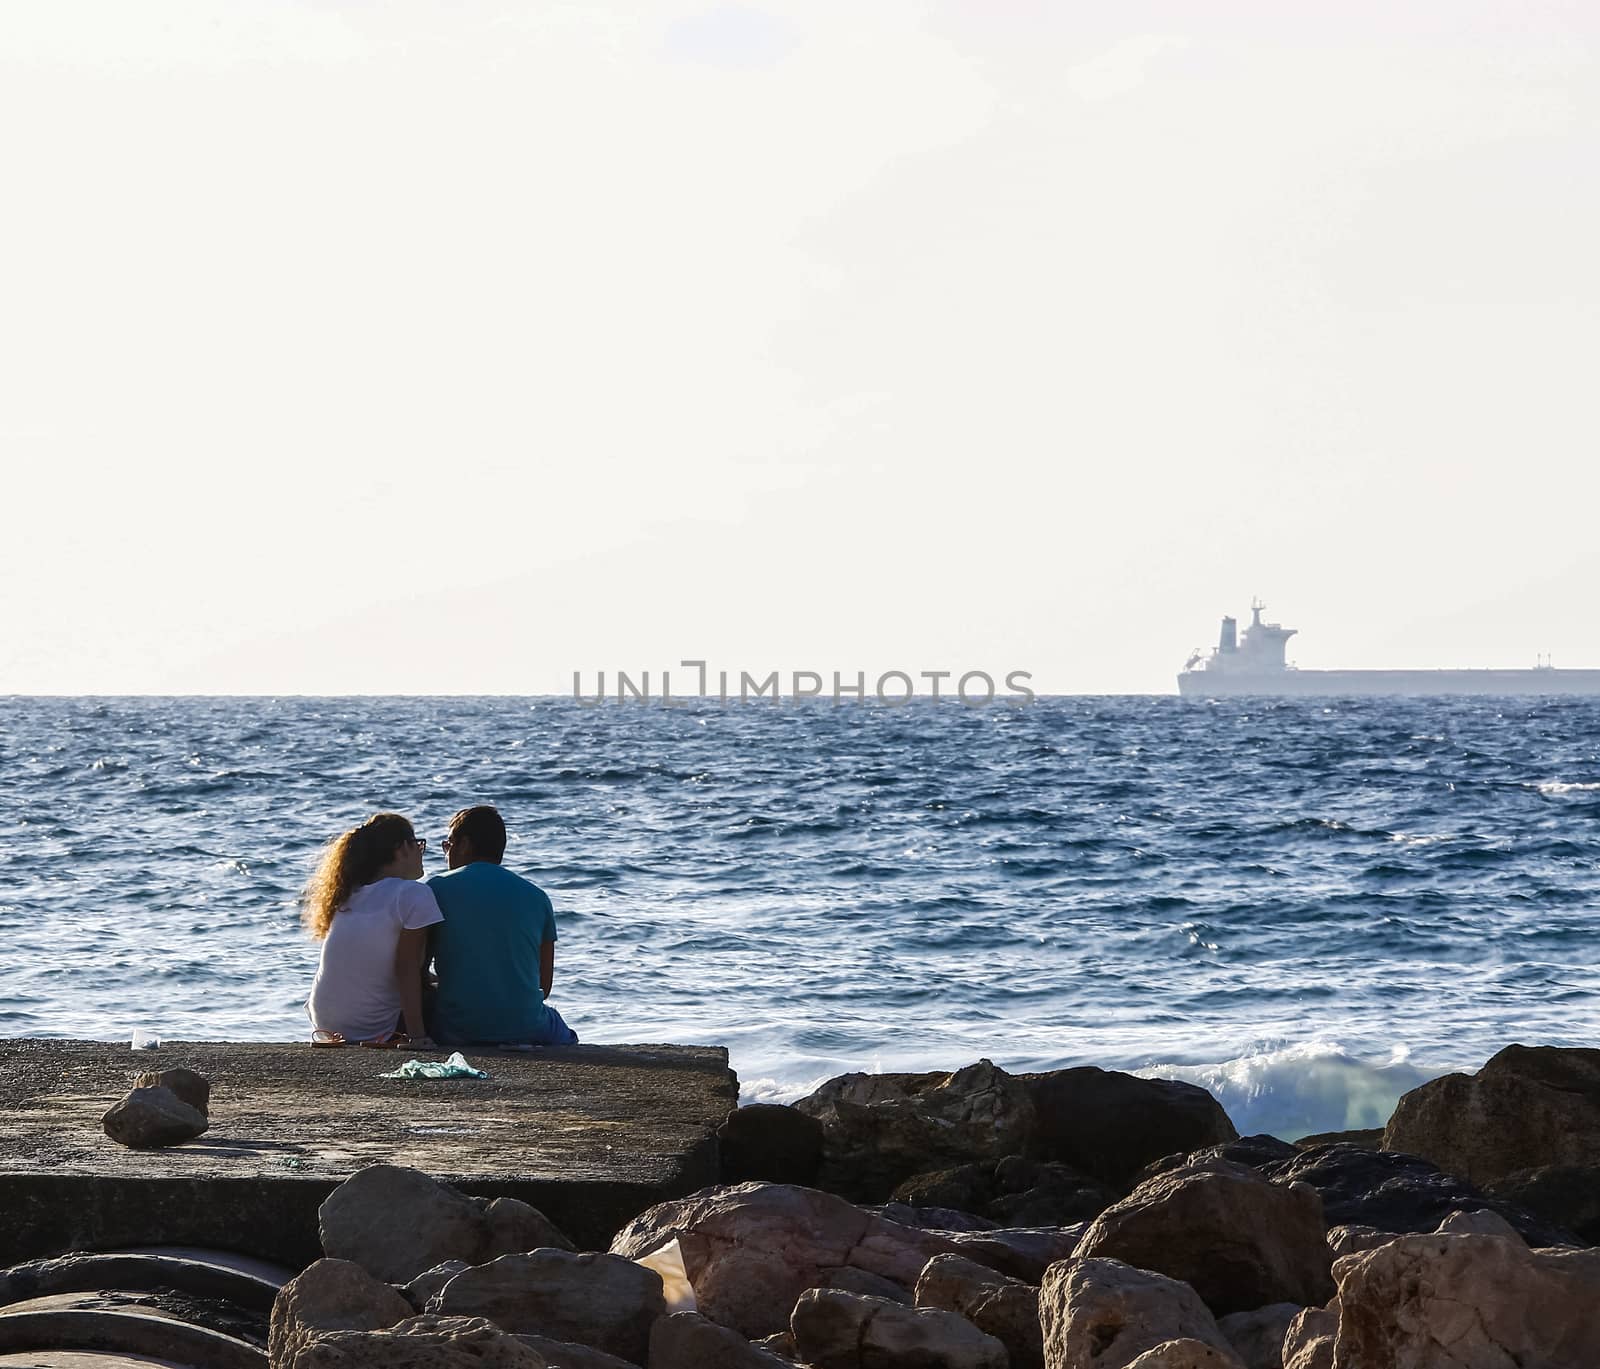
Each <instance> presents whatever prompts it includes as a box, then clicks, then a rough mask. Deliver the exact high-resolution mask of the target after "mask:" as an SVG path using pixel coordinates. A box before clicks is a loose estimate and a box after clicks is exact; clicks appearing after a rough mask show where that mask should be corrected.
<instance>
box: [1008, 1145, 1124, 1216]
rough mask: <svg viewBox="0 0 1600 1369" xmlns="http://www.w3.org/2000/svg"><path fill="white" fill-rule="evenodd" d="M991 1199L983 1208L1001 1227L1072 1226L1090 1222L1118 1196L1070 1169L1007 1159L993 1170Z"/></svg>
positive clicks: (1015, 1158)
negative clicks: (992, 1194) (993, 1190)
mask: <svg viewBox="0 0 1600 1369" xmlns="http://www.w3.org/2000/svg"><path fill="white" fill-rule="evenodd" d="M994 1189H995V1192H994V1196H993V1197H992V1198H991V1199H990V1200H989V1205H988V1206H987V1207H986V1208H984V1215H985V1216H988V1217H993V1218H994V1219H995V1220H996V1221H998V1222H1000V1224H1001V1225H1002V1226H1072V1225H1074V1224H1076V1223H1078V1222H1092V1221H1093V1220H1094V1219H1095V1218H1096V1217H1098V1216H1099V1215H1100V1214H1101V1213H1102V1212H1104V1211H1105V1210H1106V1209H1107V1208H1108V1207H1110V1206H1111V1204H1112V1203H1114V1202H1116V1200H1117V1197H1118V1195H1117V1194H1116V1193H1114V1192H1112V1191H1111V1189H1109V1188H1107V1187H1106V1186H1105V1185H1104V1184H1102V1183H1100V1182H1099V1181H1098V1180H1097V1179H1092V1178H1090V1177H1089V1176H1088V1175H1087V1174H1083V1173H1080V1172H1079V1171H1078V1170H1076V1169H1074V1168H1073V1167H1072V1166H1071V1165H1063V1164H1059V1163H1055V1162H1044V1163H1041V1162H1038V1161H1034V1160H1027V1159H1024V1158H1023V1157H1022V1156H1020V1155H1010V1156H1007V1157H1006V1158H1005V1159H1004V1160H1002V1161H1000V1163H999V1164H998V1165H996V1166H995V1169H994Z"/></svg>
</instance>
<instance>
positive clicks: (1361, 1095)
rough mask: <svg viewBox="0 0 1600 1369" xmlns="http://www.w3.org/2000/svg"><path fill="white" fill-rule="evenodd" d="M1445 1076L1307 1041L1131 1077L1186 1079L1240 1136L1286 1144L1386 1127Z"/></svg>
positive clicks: (1395, 1058)
mask: <svg viewBox="0 0 1600 1369" xmlns="http://www.w3.org/2000/svg"><path fill="white" fill-rule="evenodd" d="M1441 1072H1442V1071H1440V1070H1430V1069H1421V1068H1419V1067H1418V1066H1416V1065H1414V1064H1412V1063H1411V1062H1410V1060H1409V1059H1408V1058H1407V1053H1406V1051H1405V1049H1404V1047H1397V1048H1396V1049H1395V1050H1394V1051H1392V1052H1391V1053H1390V1056H1389V1058H1388V1059H1387V1060H1381V1061H1379V1060H1370V1059H1368V1060H1362V1059H1360V1058H1358V1057H1356V1056H1354V1055H1351V1054H1349V1053H1347V1052H1346V1051H1345V1049H1344V1048H1343V1047H1342V1046H1340V1045H1339V1044H1338V1043H1337V1042H1334V1041H1308V1042H1301V1043H1300V1044H1298V1045H1292V1046H1281V1047H1279V1048H1277V1049H1268V1050H1262V1051H1258V1052H1254V1053H1252V1054H1249V1055H1241V1056H1238V1057H1237V1058H1235V1059H1233V1060H1224V1061H1222V1062H1221V1063H1220V1064H1213V1065H1150V1066H1147V1067H1145V1068H1143V1069H1138V1070H1134V1071H1133V1073H1135V1074H1138V1075H1142V1076H1143V1077H1144V1078H1147V1079H1181V1080H1183V1081H1184V1082H1185V1083H1189V1084H1198V1085H1199V1086H1200V1087H1201V1088H1203V1089H1206V1090H1208V1091H1209V1092H1210V1093H1211V1095H1212V1097H1214V1098H1215V1099H1216V1100H1217V1101H1218V1102H1219V1103H1221V1104H1222V1106H1223V1108H1224V1109H1225V1110H1226V1111H1227V1114H1228V1116H1229V1118H1230V1119H1231V1120H1232V1122H1233V1125H1234V1126H1235V1127H1236V1128H1237V1129H1238V1132H1239V1134H1240V1135H1241V1136H1254V1135H1257V1134H1258V1133H1261V1132H1266V1133H1267V1134H1269V1135H1272V1136H1277V1137H1280V1138H1281V1139H1283V1140H1285V1141H1294V1140H1298V1139H1299V1138H1300V1137H1302V1136H1311V1135H1315V1134H1317V1133H1320V1132H1324V1131H1356V1130H1365V1129H1368V1128H1371V1127H1381V1126H1383V1125H1384V1124H1385V1123H1386V1122H1387V1121H1388V1120H1389V1116H1390V1114H1391V1113H1393V1112H1394V1108H1395V1104H1396V1103H1398V1102H1399V1101H1400V1096H1401V1095H1402V1094H1404V1093H1409V1092H1410V1091H1411V1090H1412V1089H1414V1088H1416V1087H1417V1086H1418V1085H1419V1084H1425V1083H1427V1081H1428V1080H1430V1079H1434V1078H1437V1077H1438V1075H1439V1074H1440V1073H1441Z"/></svg>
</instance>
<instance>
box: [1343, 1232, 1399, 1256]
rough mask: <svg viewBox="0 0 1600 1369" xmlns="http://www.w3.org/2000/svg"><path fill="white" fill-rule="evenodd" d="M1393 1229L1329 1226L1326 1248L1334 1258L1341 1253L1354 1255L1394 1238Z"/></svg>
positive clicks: (1373, 1248) (1386, 1243) (1375, 1247)
mask: <svg viewBox="0 0 1600 1369" xmlns="http://www.w3.org/2000/svg"><path fill="white" fill-rule="evenodd" d="M1395 1235H1396V1233H1395V1232H1393V1231H1379V1230H1378V1228H1377V1227H1375V1226H1358V1225H1355V1224H1350V1225H1346V1226H1331V1227H1329V1228H1328V1249H1329V1251H1330V1252H1331V1253H1332V1255H1333V1258H1334V1259H1338V1258H1339V1257H1340V1256H1341V1255H1356V1254H1359V1253H1360V1252H1361V1251H1363V1250H1376V1249H1377V1248H1378V1247H1379V1246H1380V1245H1388V1243H1389V1242H1390V1241H1392V1240H1394V1238H1395Z"/></svg>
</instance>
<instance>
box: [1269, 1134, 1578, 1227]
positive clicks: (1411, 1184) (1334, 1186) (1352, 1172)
mask: <svg viewBox="0 0 1600 1369" xmlns="http://www.w3.org/2000/svg"><path fill="white" fill-rule="evenodd" d="M1269 1172H1270V1174H1271V1176H1272V1178H1273V1179H1274V1180H1276V1181H1278V1182H1279V1183H1302V1184H1310V1185H1311V1187H1312V1188H1314V1189H1316V1190H1317V1192H1318V1193H1319V1194H1321V1196H1322V1210H1323V1214H1324V1216H1325V1217H1326V1218H1327V1221H1328V1225H1329V1226H1346V1225H1351V1224H1354V1225H1358V1226H1371V1227H1377V1228H1378V1229H1379V1230H1381V1231H1393V1232H1396V1233H1404V1232H1418V1233H1422V1232H1430V1231H1433V1230H1434V1229H1436V1228H1437V1227H1438V1225H1439V1223H1440V1222H1442V1221H1443V1220H1444V1219H1445V1218H1446V1217H1448V1216H1449V1215H1450V1214H1451V1213H1452V1212H1456V1211H1461V1212H1471V1211H1475V1210H1477V1209H1479V1208H1489V1209H1491V1210H1493V1211H1495V1212H1498V1213H1499V1214H1500V1215H1501V1216H1502V1217H1504V1218H1505V1219H1506V1220H1507V1221H1508V1222H1510V1223H1511V1225H1512V1226H1514V1227H1515V1228H1516V1229H1517V1230H1518V1231H1519V1232H1521V1234H1522V1235H1523V1236H1524V1237H1525V1238H1526V1239H1527V1241H1528V1242H1529V1243H1530V1244H1531V1245H1563V1244H1570V1243H1571V1237H1570V1236H1569V1235H1568V1233H1566V1232H1564V1231H1561V1230H1559V1229H1558V1228H1555V1227H1553V1226H1551V1225H1550V1223H1548V1222H1545V1221H1541V1220H1540V1219H1539V1218H1537V1217H1534V1216H1533V1215H1532V1214H1531V1213H1527V1212H1524V1211H1522V1210H1521V1209H1520V1208H1518V1207H1516V1206H1514V1205H1513V1204H1511V1203H1507V1202H1504V1201H1502V1200H1500V1199H1497V1198H1490V1197H1487V1196H1485V1195H1484V1194H1482V1193H1480V1192H1479V1191H1478V1190H1477V1189H1476V1188H1474V1187H1473V1186H1472V1185H1471V1184H1469V1183H1467V1182H1466V1181H1465V1180H1463V1179H1457V1178H1454V1177H1453V1176H1451V1175H1448V1174H1445V1173H1442V1172H1441V1171H1440V1170H1439V1168H1438V1166H1437V1165H1433V1164H1430V1163H1429V1162H1428V1161H1427V1160H1424V1159H1422V1158H1421V1157H1419V1156H1416V1155H1401V1154H1398V1153H1396V1152H1393V1151H1376V1150H1362V1149H1360V1148H1359V1147H1357V1146H1345V1145H1336V1146H1322V1147H1319V1148H1318V1149H1316V1150H1308V1151H1305V1152H1303V1153H1302V1154H1300V1155H1297V1156H1295V1158H1294V1159H1292V1160H1286V1161H1284V1162H1283V1163H1282V1164H1281V1165H1276V1166H1274V1167H1273V1168H1272V1169H1271V1170H1270V1171H1269Z"/></svg>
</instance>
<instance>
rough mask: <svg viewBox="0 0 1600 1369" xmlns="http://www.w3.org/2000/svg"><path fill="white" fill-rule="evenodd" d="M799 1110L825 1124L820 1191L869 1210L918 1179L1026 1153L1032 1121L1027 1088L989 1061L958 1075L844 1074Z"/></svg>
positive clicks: (823, 1127) (826, 1084) (822, 1088)
mask: <svg viewBox="0 0 1600 1369" xmlns="http://www.w3.org/2000/svg"><path fill="white" fill-rule="evenodd" d="M795 1107H796V1108H797V1109H798V1110H799V1111H800V1112H803V1113H804V1114H805V1115H806V1116H808V1117H813V1118H815V1119H816V1120H817V1121H818V1122H820V1123H821V1124H822V1131H823V1149H822V1155H823V1161H822V1172H821V1176H820V1178H819V1181H818V1182H819V1184H820V1186H821V1187H822V1188H824V1189H826V1190H827V1191H829V1192H831V1193H839V1194H841V1195H843V1196H844V1197H847V1198H851V1199H853V1200H855V1201H858V1202H867V1203H871V1202H882V1201H883V1200H884V1199H885V1198H887V1197H888V1196H889V1194H890V1193H891V1192H892V1191H893V1190H894V1187H895V1185H896V1184H899V1183H900V1182H901V1181H903V1180H904V1179H907V1178H909V1177H910V1176H911V1175H913V1174H919V1173H924V1172H926V1171H929V1170H936V1169H941V1168H945V1167H948V1166H950V1165H959V1164H965V1163H968V1162H972V1161H978V1160H989V1161H990V1162H991V1163H992V1162H993V1161H996V1160H999V1159H1001V1158H1002V1157H1003V1156H1006V1155H1010V1154H1013V1153H1015V1152H1018V1151H1021V1150H1022V1149H1023V1147H1024V1145H1025V1144H1026V1143H1027V1141H1028V1139H1029V1137H1030V1135H1031V1133H1032V1131H1033V1121H1034V1109H1033V1104H1032V1102H1031V1101H1030V1099H1029V1093H1028V1090H1027V1088H1026V1087H1025V1086H1024V1085H1023V1083H1022V1081H1021V1080H1020V1079H1018V1078H1016V1077H1014V1076H1013V1075H1010V1074H1007V1073H1006V1072H1005V1071H1004V1070H1002V1069H999V1068H997V1067H996V1066H995V1065H993V1064H992V1063H990V1062H989V1061H988V1060H980V1061H979V1062H978V1063H977V1064H975V1065H968V1066H967V1067H966V1068H965V1069H959V1070H957V1071H955V1073H953V1074H843V1075H840V1076H838V1077H837V1078H835V1079H830V1080H828V1082H827V1083H825V1084H823V1085H822V1087H821V1088H819V1089H818V1090H817V1091H816V1092H815V1093H813V1094H811V1095H810V1096H809V1097H807V1098H802V1099H801V1100H800V1101H799V1102H798V1103H796V1104H795Z"/></svg>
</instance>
